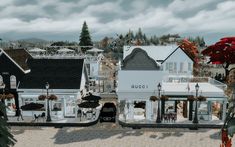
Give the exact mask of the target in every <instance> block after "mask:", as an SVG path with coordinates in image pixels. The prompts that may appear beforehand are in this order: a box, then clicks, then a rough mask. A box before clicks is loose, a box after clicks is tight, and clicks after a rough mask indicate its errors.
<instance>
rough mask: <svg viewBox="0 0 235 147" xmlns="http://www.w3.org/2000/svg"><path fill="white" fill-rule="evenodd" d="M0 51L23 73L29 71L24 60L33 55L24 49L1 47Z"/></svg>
mask: <svg viewBox="0 0 235 147" xmlns="http://www.w3.org/2000/svg"><path fill="white" fill-rule="evenodd" d="M1 51H2V53H3V54H5V55H6V56H7V57H8V58H9V59H10V60H11V61H12V62H13V63H14V64H15V65H16V66H17V67H18V68H19V69H21V70H22V71H23V72H24V73H28V72H29V71H30V69H29V67H28V65H27V63H26V62H27V60H28V59H30V58H33V57H32V56H31V55H30V54H29V53H28V52H27V51H26V50H25V49H6V50H2V49H1Z"/></svg>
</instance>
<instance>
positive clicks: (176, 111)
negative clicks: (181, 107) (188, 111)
mask: <svg viewBox="0 0 235 147" xmlns="http://www.w3.org/2000/svg"><path fill="white" fill-rule="evenodd" d="M177 104H178V102H177V100H175V113H177Z"/></svg>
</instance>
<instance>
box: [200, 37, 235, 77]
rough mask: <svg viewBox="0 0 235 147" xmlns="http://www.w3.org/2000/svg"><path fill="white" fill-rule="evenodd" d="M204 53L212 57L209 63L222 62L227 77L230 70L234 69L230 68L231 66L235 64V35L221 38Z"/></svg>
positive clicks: (203, 52)
mask: <svg viewBox="0 0 235 147" xmlns="http://www.w3.org/2000/svg"><path fill="white" fill-rule="evenodd" d="M202 54H203V55H204V56H209V57H210V61H209V62H208V63H212V64H222V66H223V68H224V70H225V77H226V78H227V77H228V75H229V72H230V71H231V70H232V69H234V68H231V69H229V66H230V65H231V64H235V37H226V38H221V39H220V41H218V42H216V43H215V44H213V45H210V46H208V47H207V48H206V49H204V50H203V51H202Z"/></svg>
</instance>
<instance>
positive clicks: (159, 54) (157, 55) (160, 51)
mask: <svg viewBox="0 0 235 147" xmlns="http://www.w3.org/2000/svg"><path fill="white" fill-rule="evenodd" d="M177 47H178V46H177V45H176V44H172V45H167V46H124V47H123V59H125V58H126V56H128V55H129V54H131V52H132V51H133V50H134V49H135V48H141V49H143V50H144V51H146V52H147V54H148V56H150V57H151V58H153V59H154V60H165V59H166V58H167V57H168V56H169V55H170V54H171V53H172V52H173V51H174V50H175V49H176V48H177Z"/></svg>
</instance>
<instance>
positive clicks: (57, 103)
mask: <svg viewBox="0 0 235 147" xmlns="http://www.w3.org/2000/svg"><path fill="white" fill-rule="evenodd" d="M51 108H52V111H61V110H62V102H61V100H57V101H53V102H52V107H51Z"/></svg>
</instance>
